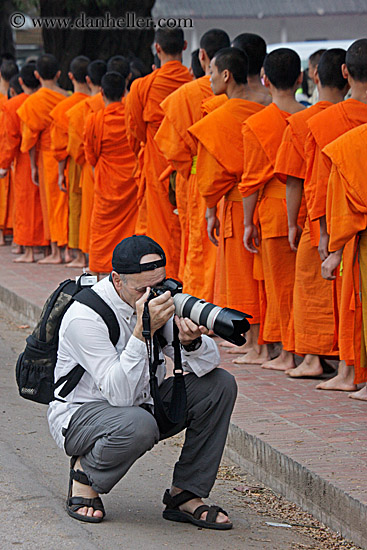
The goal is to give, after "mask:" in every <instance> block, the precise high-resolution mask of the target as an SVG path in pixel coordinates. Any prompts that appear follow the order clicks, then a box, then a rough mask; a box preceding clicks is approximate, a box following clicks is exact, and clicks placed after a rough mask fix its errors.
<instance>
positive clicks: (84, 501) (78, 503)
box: [68, 497, 105, 515]
mask: <svg viewBox="0 0 367 550" xmlns="http://www.w3.org/2000/svg"><path fill="white" fill-rule="evenodd" d="M68 506H69V507H70V508H71V509H72V510H73V512H76V511H77V510H79V508H84V506H87V507H88V508H93V509H94V511H96V510H98V511H100V512H103V515H105V509H104V506H103V503H102V500H101V498H100V497H94V498H83V497H70V498H69V499H68Z"/></svg>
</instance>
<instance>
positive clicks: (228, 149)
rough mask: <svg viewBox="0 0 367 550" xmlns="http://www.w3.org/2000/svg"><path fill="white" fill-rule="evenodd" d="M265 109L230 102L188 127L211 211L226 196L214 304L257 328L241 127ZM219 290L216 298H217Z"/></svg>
mask: <svg viewBox="0 0 367 550" xmlns="http://www.w3.org/2000/svg"><path fill="white" fill-rule="evenodd" d="M262 109H263V106H262V105H260V104H258V103H254V102H251V101H245V100H243V99H229V100H228V101H226V102H225V103H224V104H223V105H222V106H221V107H219V108H218V109H216V110H215V111H213V112H212V113H210V114H208V115H207V116H205V117H204V118H203V119H202V120H200V121H199V122H197V123H196V124H194V125H193V126H192V127H191V128H190V130H189V131H190V133H191V134H192V135H193V136H195V137H196V139H197V140H198V142H199V145H198V161H197V177H198V188H199V191H200V193H201V194H202V195H203V197H204V199H205V201H206V204H207V206H208V207H209V208H213V207H214V206H216V205H218V203H219V202H220V200H221V199H222V197H224V206H223V211H222V215H221V220H220V238H219V249H218V268H219V281H220V285H218V286H219V288H218V286H217V285H216V288H215V295H214V301H215V303H217V304H218V305H220V306H227V307H231V308H234V309H239V310H241V311H244V312H245V313H247V314H249V315H252V319H250V320H249V321H250V323H259V320H260V311H259V285H258V282H257V281H256V280H255V279H254V277H253V263H254V255H253V254H251V253H250V252H248V251H247V250H246V249H245V247H244V245H243V208H242V197H241V195H240V193H239V191H238V187H237V185H238V182H239V181H240V179H241V174H242V171H243V142H242V134H241V126H242V123H243V122H244V121H245V120H246V119H247V118H248V117H251V115H253V114H254V113H257V112H258V111H261V110H262ZM217 291H218V294H217Z"/></svg>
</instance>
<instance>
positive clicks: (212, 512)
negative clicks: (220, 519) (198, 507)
mask: <svg viewBox="0 0 367 550" xmlns="http://www.w3.org/2000/svg"><path fill="white" fill-rule="evenodd" d="M219 512H222V514H224V515H225V516H227V517H228V514H227V512H225V511H224V510H223V508H220V507H219V506H210V508H209V511H208V514H207V516H206V521H207V522H208V523H215V521H216V519H217V516H218V514H219Z"/></svg>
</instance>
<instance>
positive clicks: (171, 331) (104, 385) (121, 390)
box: [48, 236, 237, 529]
mask: <svg viewBox="0 0 367 550" xmlns="http://www.w3.org/2000/svg"><path fill="white" fill-rule="evenodd" d="M165 265H166V258H165V254H164V252H163V250H162V248H161V247H160V246H159V245H158V244H157V243H156V242H155V241H153V240H152V239H150V238H149V237H146V236H133V237H129V238H127V239H124V240H123V241H121V242H120V243H119V244H118V245H117V246H116V248H115V250H114V252H113V258H112V266H113V271H112V273H111V275H110V277H107V278H105V279H103V280H102V281H100V282H98V283H97V284H96V285H94V286H93V290H94V291H95V292H96V293H97V294H98V295H99V297H100V298H102V299H103V300H104V302H105V303H106V304H107V305H108V306H109V307H110V308H111V309H112V311H113V313H114V314H115V316H116V318H117V321H118V328H119V332H120V336H119V339H118V341H117V344H116V346H114V345H113V344H112V342H111V340H110V334H109V329H108V327H107V325H106V323H105V322H104V320H103V319H102V318H101V316H100V315H99V314H98V313H96V312H95V311H93V310H92V309H91V308H89V307H88V306H87V305H85V304H82V303H79V302H74V303H73V304H72V305H71V307H70V308H69V309H68V311H67V312H66V313H65V315H64V318H63V320H62V323H61V327H60V332H59V348H58V359H57V364H56V368H55V381H57V380H59V379H60V378H61V377H63V376H65V375H66V374H67V373H69V372H70V371H71V370H72V369H73V368H74V367H75V366H76V365H78V364H79V365H81V366H82V367H83V368H84V369H85V372H84V374H83V376H82V377H81V379H80V381H79V383H78V384H77V386H76V387H75V389H74V390H73V391H71V393H69V394H68V395H67V396H66V397H65V398H64V399H62V398H61V397H60V395H59V392H60V390H61V389H62V386H60V387H59V388H58V389H57V391H56V393H55V397H56V398H55V400H54V401H52V402H51V404H50V406H49V410H48V421H49V426H50V431H51V434H52V436H53V437H54V439H55V440H56V442H57V444H58V445H59V446H60V447H64V449H65V451H66V453H67V455H69V456H71V457H72V458H71V461H70V462H71V464H70V483H69V493H68V497H67V503H66V509H67V512H68V514H69V515H70V516H71V517H73V518H75V519H78V520H81V521H87V522H92V523H98V522H100V521H102V519H103V517H104V516H105V511H104V508H103V504H102V501H101V499H100V497H99V494H100V493H108V492H109V491H110V490H111V489H112V488H113V487H114V486H115V485H116V483H117V482H118V481H119V480H120V479H121V478H122V477H123V476H124V475H125V474H126V472H127V471H128V470H129V468H130V467H131V466H132V465H133V464H134V462H135V461H136V460H137V459H138V458H139V457H141V456H142V455H143V454H144V453H145V452H146V451H148V450H150V449H151V448H152V447H153V446H154V445H155V444H156V443H158V441H159V440H161V439H165V438H167V437H171V436H172V435H175V434H177V433H179V432H180V431H182V430H184V429H186V438H185V443H184V445H183V448H182V452H181V455H180V458H179V460H178V462H177V463H176V465H175V468H174V473H173V481H172V486H171V488H170V489H167V490H166V492H165V494H164V497H163V503H164V504H165V506H166V508H165V510H164V511H163V517H164V518H165V519H168V520H172V521H181V522H182V521H184V522H190V523H193V524H194V525H197V526H200V527H204V528H208V529H230V528H231V527H232V523H231V522H230V520H229V518H228V515H227V513H226V512H225V511H224V510H222V509H221V508H219V507H218V506H207V505H205V504H204V503H203V501H202V498H205V497H208V495H209V493H210V490H211V488H212V487H213V485H214V482H215V479H216V474H217V471H218V467H219V464H220V460H221V457H222V453H223V449H224V445H225V441H226V437H227V432H228V426H229V421H230V416H231V413H232V410H233V406H234V402H235V399H236V393H237V387H236V382H235V380H234V377H233V376H232V375H231V374H229V373H228V372H227V371H225V370H223V369H220V368H217V367H218V365H219V361H220V357H219V352H218V349H217V346H216V344H215V342H214V340H213V339H211V338H209V337H208V336H207V334H208V330H207V328H205V327H204V326H198V325H197V324H196V323H194V322H193V321H192V320H190V319H188V318H186V317H185V318H182V317H181V318H178V317H177V315H174V312H175V305H174V301H173V298H172V296H171V293H170V292H169V291H165V292H163V293H159V294H158V295H157V296H156V297H152V295H151V288H153V287H156V286H157V285H159V284H161V283H162V282H163V281H164V279H165ZM173 319H174V322H173ZM176 327H177V329H176ZM175 333H176V337H175ZM163 354H164V355H165V356H168V357H171V358H172V359H174V362H175V370H174V376H172V377H170V378H165V375H166V368H165V362H164V355H163ZM181 365H182V366H181ZM182 371H185V372H187V373H188V374H186V375H185V376H183V375H182ZM172 394H173V399H171V398H172ZM167 403H168V405H167ZM158 413H159V415H158Z"/></svg>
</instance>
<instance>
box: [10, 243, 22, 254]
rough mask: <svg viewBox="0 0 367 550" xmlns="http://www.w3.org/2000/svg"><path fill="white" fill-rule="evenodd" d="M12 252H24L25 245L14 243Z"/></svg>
mask: <svg viewBox="0 0 367 550" xmlns="http://www.w3.org/2000/svg"><path fill="white" fill-rule="evenodd" d="M11 253H12V254H22V253H23V247H22V246H20V245H19V244H14V245H13V246H12V249H11Z"/></svg>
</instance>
